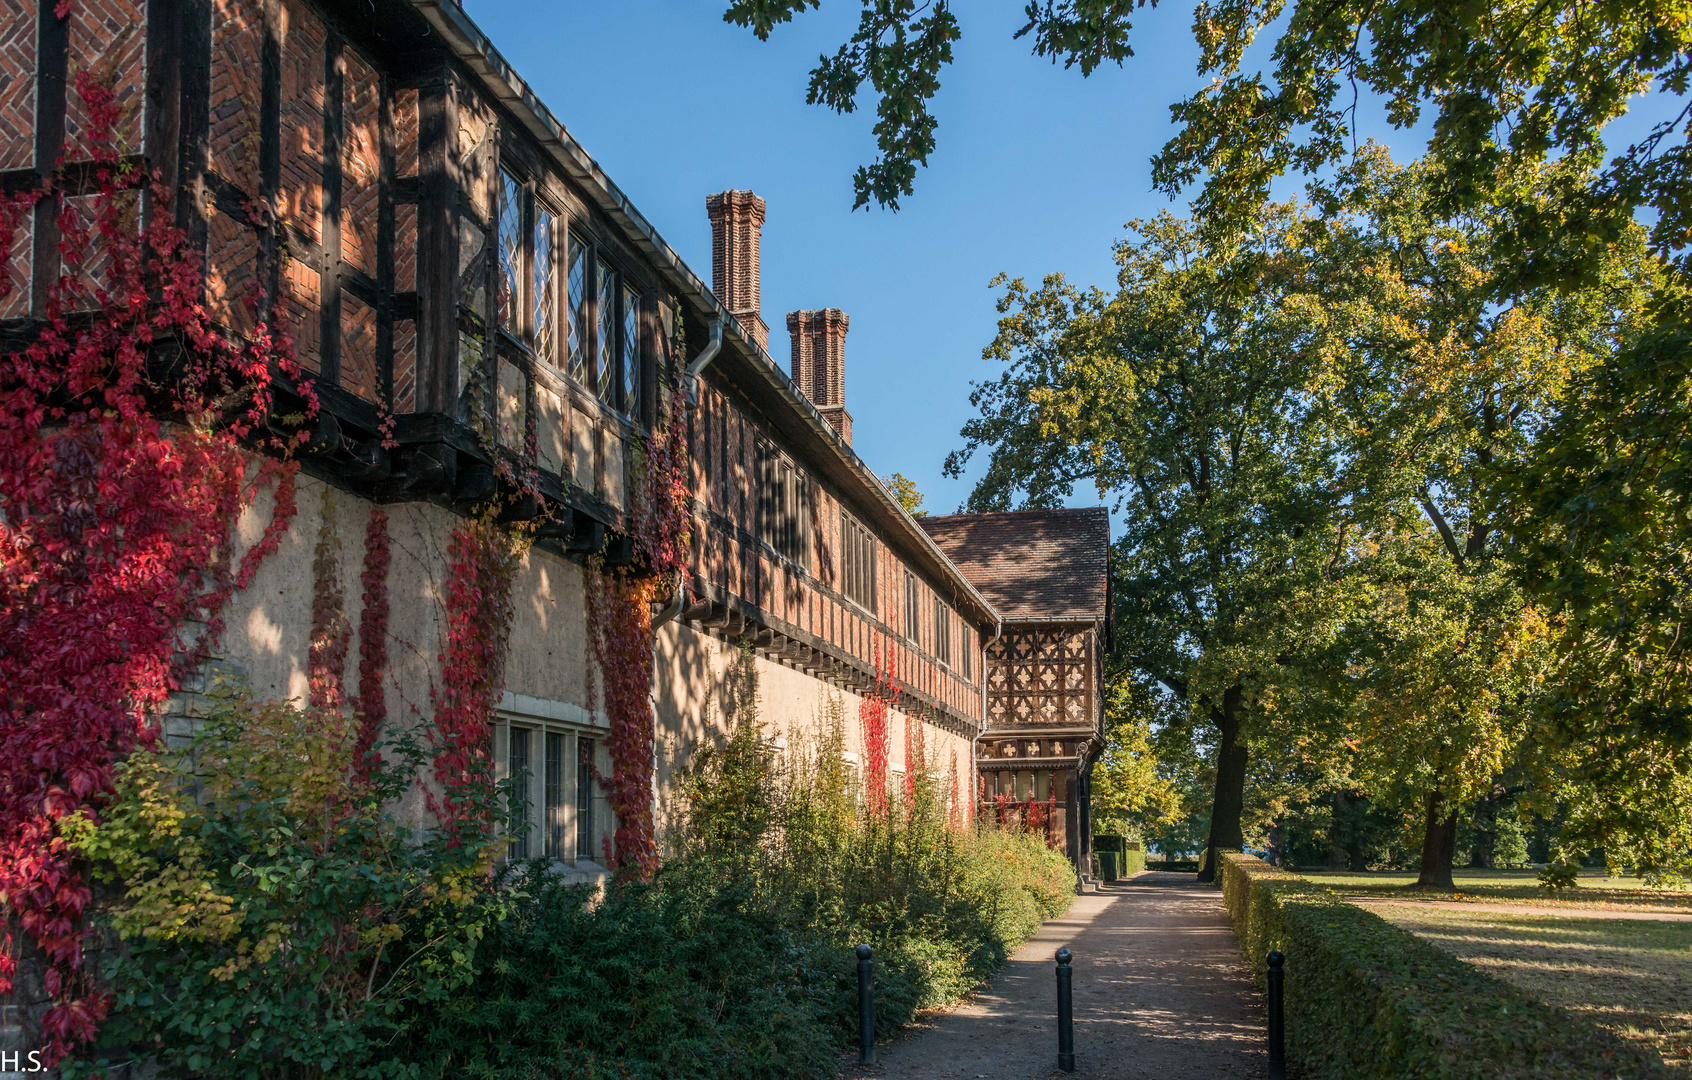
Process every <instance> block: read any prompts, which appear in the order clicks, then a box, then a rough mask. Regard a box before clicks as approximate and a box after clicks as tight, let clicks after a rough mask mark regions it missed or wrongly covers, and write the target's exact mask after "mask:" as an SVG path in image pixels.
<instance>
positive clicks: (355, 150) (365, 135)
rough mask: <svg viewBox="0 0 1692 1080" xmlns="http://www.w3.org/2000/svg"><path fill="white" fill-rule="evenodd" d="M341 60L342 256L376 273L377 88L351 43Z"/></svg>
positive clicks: (371, 272) (378, 99)
mask: <svg viewBox="0 0 1692 1080" xmlns="http://www.w3.org/2000/svg"><path fill="white" fill-rule="evenodd" d="M341 60H342V63H343V64H344V65H345V72H344V76H343V78H344V82H343V83H342V86H343V87H344V89H345V93H346V101H345V103H344V104H343V106H342V118H341V128H342V140H343V141H342V143H341V257H342V258H343V259H345V260H346V261H347V262H349V263H351V264H352V265H353V266H356V267H358V268H359V269H360V270H363V271H364V272H365V273H366V274H369V275H370V276H371V277H375V276H376V204H377V186H376V185H377V179H378V170H379V168H380V162H381V159H380V157H379V156H378V155H379V151H378V143H377V138H378V134H377V133H378V131H379V130H380V129H379V124H378V121H379V119H380V116H381V111H380V109H381V99H380V89H381V88H380V86H379V85H378V83H377V79H376V70H375V69H374V68H372V67H371V66H370V65H369V64H367V63H365V62H364V60H363V59H362V58H360V57H359V55H358V54H357V53H355V52H353V51H352V50H351V49H350V48H349V49H347V50H346V51H345V52H343V53H342V54H341Z"/></svg>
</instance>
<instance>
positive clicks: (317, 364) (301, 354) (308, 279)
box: [282, 259, 323, 371]
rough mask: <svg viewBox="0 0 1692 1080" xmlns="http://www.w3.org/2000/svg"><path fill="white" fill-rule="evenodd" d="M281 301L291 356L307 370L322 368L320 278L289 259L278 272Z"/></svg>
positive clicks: (302, 264) (309, 269) (321, 287)
mask: <svg viewBox="0 0 1692 1080" xmlns="http://www.w3.org/2000/svg"><path fill="white" fill-rule="evenodd" d="M282 300H283V303H284V305H285V313H286V314H285V323H286V325H287V327H288V333H290V334H292V335H293V337H294V354H295V356H296V357H297V358H298V359H299V362H300V365H301V366H302V367H304V368H306V369H308V370H310V371H317V370H319V369H320V368H321V366H322V360H321V356H322V349H321V346H320V342H321V341H322V338H323V315H322V312H323V275H322V274H321V273H319V272H318V271H317V270H314V269H313V268H311V267H310V266H307V265H306V264H305V263H303V262H301V261H300V260H298V259H289V260H288V261H287V264H286V265H285V266H284V267H283V270H282Z"/></svg>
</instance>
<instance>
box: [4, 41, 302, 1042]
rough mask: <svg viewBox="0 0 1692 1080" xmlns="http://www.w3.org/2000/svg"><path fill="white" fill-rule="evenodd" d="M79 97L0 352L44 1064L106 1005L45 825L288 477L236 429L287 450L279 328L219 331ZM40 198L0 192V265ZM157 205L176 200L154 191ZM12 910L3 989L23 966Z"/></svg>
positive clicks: (7, 774)
mask: <svg viewBox="0 0 1692 1080" xmlns="http://www.w3.org/2000/svg"><path fill="white" fill-rule="evenodd" d="M75 92H76V93H77V94H78V95H79V96H80V98H81V100H82V102H83V105H84V107H85V115H86V117H87V122H88V127H89V138H88V143H89V145H91V146H93V147H95V148H96V150H95V162H94V172H95V182H96V190H95V193H94V194H93V196H92V197H91V198H88V199H75V200H73V199H68V198H67V199H63V200H61V201H60V210H59V213H58V226H59V232H60V237H61V239H60V241H59V245H58V247H59V255H60V257H61V260H62V264H63V270H62V272H61V274H60V276H59V278H58V279H57V280H56V281H53V282H50V283H49V286H48V288H47V290H46V306H45V310H44V312H43V315H44V318H43V320H42V322H41V323H40V325H39V332H38V334H37V336H36V337H35V339H34V340H33V341H32V342H31V343H30V344H29V345H27V346H25V347H22V348H16V349H13V350H11V351H8V352H5V353H4V354H3V355H0V906H3V907H4V910H5V914H6V915H7V916H9V917H10V919H15V920H16V924H17V925H18V926H19V927H20V928H21V929H22V930H23V932H24V933H26V934H28V935H29V936H30V937H31V938H33V939H34V940H35V942H36V943H37V944H38V945H39V946H40V948H41V949H42V951H43V953H44V955H45V958H46V962H47V969H46V979H45V982H46V989H47V992H48V993H49V994H50V995H51V996H52V999H53V1004H52V1006H51V1008H50V1009H49V1011H48V1013H47V1014H46V1017H45V1020H44V1029H45V1034H46V1036H47V1038H48V1040H49V1048H50V1053H51V1055H52V1056H53V1058H54V1059H55V1060H57V1058H59V1057H61V1056H63V1055H64V1054H65V1053H67V1052H68V1051H69V1050H70V1048H71V1047H72V1046H74V1045H75V1044H77V1043H79V1042H83V1041H86V1040H89V1039H91V1038H92V1037H93V1036H94V1034H95V1031H96V1029H97V1027H98V1025H99V1023H100V1021H101V1019H102V1018H103V1017H104V1016H105V1013H106V1010H107V1007H108V1003H107V1000H106V998H105V996H104V995H103V994H102V992H101V991H100V990H99V989H98V988H97V987H96V986H95V984H94V982H93V980H92V978H91V977H90V975H89V974H88V972H87V970H86V968H85V966H84V956H83V950H84V947H85V945H86V944H87V934H86V924H85V921H84V912H85V910H86V908H87V905H88V902H89V896H90V894H89V889H88V886H87V884H86V883H85V881H84V880H83V878H82V876H81V874H80V872H79V870H78V868H77V866H76V864H75V862H74V860H73V859H72V857H71V854H70V852H69V851H68V850H67V849H66V846H65V843H64V840H63V838H62V837H61V836H60V832H59V827H58V823H59V822H60V821H61V820H63V819H64V818H66V817H69V816H72V815H90V816H97V815H98V814H99V812H100V809H101V808H102V807H103V806H104V805H105V804H106V802H107V800H108V799H109V798H110V794H111V790H112V766H113V764H114V762H115V761H116V760H117V759H118V758H119V757H121V756H122V755H123V754H125V753H127V752H128V751H129V750H130V749H131V748H132V747H134V746H135V745H136V744H137V743H140V742H144V741H146V740H149V739H150V738H152V737H153V736H154V722H155V717H156V716H157V714H158V710H159V709H160V707H161V706H162V705H163V704H164V702H165V700H166V697H167V695H168V693H169V692H170V691H171V690H172V689H174V688H175V687H176V686H177V685H178V679H179V676H180V668H179V667H178V665H177V664H176V663H175V662H174V658H175V657H177V656H182V655H186V656H188V657H190V658H192V657H194V656H198V655H203V653H204V652H205V651H206V650H208V649H210V648H211V647H212V645H213V643H214V642H215V640H216V638H217V635H218V633H219V632H220V630H221V628H222V620H221V614H220V613H221V611H222V609H223V607H224V606H225V604H226V603H227V601H228V599H229V598H230V596H231V595H232V593H233V591H234V590H235V588H237V587H238V586H241V585H245V584H246V583H247V581H249V580H250V579H251V577H252V573H253V572H254V571H255V570H256V569H257V566H258V561H259V560H261V559H263V558H264V556H265V555H266V554H268V553H269V552H270V551H272V550H274V549H275V541H276V539H277V537H278V536H279V532H278V531H277V530H278V529H286V527H287V525H286V522H287V519H288V518H289V517H291V516H292V513H293V471H292V469H291V468H288V467H285V466H282V465H278V464H275V463H271V462H266V463H264V464H263V465H262V466H261V467H260V468H259V469H258V470H257V473H256V475H249V473H250V470H249V459H248V457H247V455H246V454H244V453H243V452H242V450H241V448H240V443H241V441H242V440H244V439H251V440H254V441H256V442H258V443H260V444H261V445H265V446H267V448H269V449H270V450H272V451H280V452H284V453H285V452H286V450H287V448H288V446H287V444H286V443H284V442H282V441H279V440H277V439H274V438H270V437H266V436H264V432H265V430H266V428H265V425H264V421H265V420H266V418H267V416H268V414H269V412H270V406H271V394H270V379H271V372H272V371H273V370H280V371H282V372H284V373H286V374H288V375H290V376H298V374H299V372H298V370H297V368H295V366H294V365H293V363H292V360H291V342H289V341H288V340H287V339H286V337H285V336H276V337H273V336H272V334H271V333H270V331H269V330H268V328H267V327H265V326H262V325H261V326H260V327H259V328H258V329H257V331H256V332H255V333H254V334H253V336H252V337H251V338H250V339H249V340H248V341H246V342H235V341H231V340H229V339H228V338H226V337H224V336H223V335H222V334H221V332H220V331H219V330H218V328H217V327H216V326H215V325H214V324H213V323H212V321H211V320H210V318H209V317H208V315H207V313H206V311H205V309H204V308H203V307H202V305H201V297H202V294H203V288H202V286H203V281H204V275H203V268H202V265H201V262H200V259H199V258H198V256H196V255H194V254H193V253H191V252H190V251H189V250H188V249H187V247H186V244H185V237H184V235H183V234H182V233H181V232H180V231H179V230H177V229H176V228H175V227H174V226H173V224H172V223H171V218H170V215H169V214H167V213H160V212H155V213H152V214H150V215H149V219H148V222H147V224H146V225H145V226H144V227H143V226H142V225H141V224H140V221H139V218H138V212H139V207H140V201H141V199H140V196H141V190H140V189H141V188H142V187H144V186H145V185H144V183H143V182H142V180H143V178H142V177H140V176H139V175H137V174H136V173H134V172H133V171H131V170H129V169H128V168H127V167H124V166H120V165H119V163H118V159H117V156H116V151H115V148H116V147H117V146H119V145H120V140H118V139H116V138H115V137H113V134H112V133H113V130H114V127H115V124H116V122H117V120H118V118H119V116H120V114H121V109H120V107H119V106H118V104H117V102H116V99H115V94H114V92H113V90H112V87H111V86H110V85H107V84H105V83H103V82H101V81H100V80H99V79H97V78H96V77H95V76H94V75H93V74H92V73H91V72H89V71H88V70H84V71H81V72H79V73H78V74H77V76H76V80H75ZM49 197H52V194H51V192H49V191H39V192H29V193H24V194H21V195H14V196H10V197H6V198H4V199H0V265H5V264H6V260H7V259H8V258H9V256H10V254H11V247H12V243H13V241H14V239H15V237H16V234H17V227H18V224H19V223H20V221H21V220H22V218H23V215H24V214H25V213H26V212H28V211H29V210H30V209H31V207H32V206H34V205H35V203H36V202H37V201H38V200H39V199H41V198H49ZM152 198H153V199H154V200H155V202H154V203H153V205H154V206H155V207H166V206H169V205H171V202H170V194H169V193H168V192H165V191H154V192H153V194H152ZM9 288H10V283H9V281H0V295H4V293H5V291H7V290H8V289H9ZM154 360H163V361H166V362H167V363H168V365H169V371H168V375H167V377H166V378H165V379H162V380H161V379H160V378H158V377H157V374H156V372H152V371H149V366H148V365H149V361H154ZM161 413H162V414H164V415H169V416H171V417H172V419H173V423H171V424H169V425H167V424H166V423H165V422H163V421H161V420H160V419H159V416H160V415H161ZM272 481H275V482H276V483H277V485H278V486H277V489H276V498H275V511H274V514H275V517H274V519H273V521H272V524H271V527H270V528H267V530H266V534H265V537H264V538H263V540H262V541H261V543H260V545H259V546H258V547H257V548H255V549H253V550H252V551H251V552H249V553H248V556H247V557H246V558H245V559H243V560H242V564H241V565H240V566H239V567H238V568H237V567H232V565H231V564H232V562H233V555H234V553H233V551H232V530H233V525H234V523H235V521H236V519H237V517H238V516H239V515H240V514H241V512H242V511H243V510H244V509H245V508H246V507H248V506H250V505H251V504H252V501H253V498H254V495H255V492H256V491H257V490H258V489H259V487H260V486H261V485H266V484H268V483H270V482H272ZM196 625H198V626H201V627H203V628H204V630H203V633H201V634H200V635H199V636H198V637H197V638H195V637H194V635H191V634H190V635H185V634H184V632H183V628H184V627H191V626H196ZM10 919H9V920H8V929H7V930H6V931H5V933H6V934H7V937H6V938H5V939H4V940H3V941H0V993H5V992H9V991H10V990H11V983H12V979H13V978H14V976H15V974H16V970H17V965H16V958H15V955H14V948H13V942H12V941H11V939H10V937H9V934H10V929H9V923H10Z"/></svg>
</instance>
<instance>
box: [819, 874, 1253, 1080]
mask: <svg viewBox="0 0 1692 1080" xmlns="http://www.w3.org/2000/svg"><path fill="white" fill-rule="evenodd" d="M1064 946H1068V947H1069V948H1070V949H1071V950H1072V951H1073V952H1074V954H1075V961H1074V968H1075V974H1074V988H1075V1050H1076V1071H1075V1072H1073V1073H1063V1072H1059V1071H1058V1067H1057V1038H1058V1036H1057V1021H1056V975H1055V967H1056V965H1055V964H1054V962H1053V956H1054V955H1055V954H1056V952H1057V950H1058V949H1060V948H1062V947H1064ZM1263 1015H1264V1014H1263V1004H1262V999H1261V998H1260V996H1259V994H1258V992H1257V990H1256V988H1255V987H1254V986H1253V985H1252V981H1251V973H1250V971H1249V970H1248V968H1247V967H1246V965H1245V963H1244V962H1243V960H1242V959H1241V957H1240V951H1239V946H1238V944H1237V943H1236V941H1235V938H1234V934H1233V931H1232V930H1231V929H1230V927H1229V922H1228V912H1227V910H1226V909H1225V908H1224V907H1223V905H1222V900H1221V897H1220V896H1219V895H1218V893H1217V891H1216V889H1215V888H1213V887H1211V886H1208V885H1200V884H1198V883H1197V882H1196V881H1195V880H1194V875H1192V874H1173V873H1161V872H1146V873H1141V874H1137V875H1135V876H1134V877H1132V878H1129V879H1127V880H1125V881H1121V882H1118V883H1116V884H1114V885H1104V886H1101V887H1100V891H1099V892H1097V893H1088V894H1087V895H1085V896H1078V897H1076V898H1075V903H1074V904H1073V905H1072V906H1071V907H1070V909H1069V911H1068V912H1067V913H1066V914H1064V915H1063V916H1062V917H1060V918H1057V919H1053V920H1051V921H1049V922H1047V923H1046V924H1045V925H1044V926H1043V927H1042V928H1041V929H1040V932H1039V933H1037V934H1036V935H1035V936H1034V937H1032V938H1030V939H1029V940H1028V942H1027V943H1026V944H1024V945H1023V946H1022V947H1021V948H1019V949H1018V950H1017V951H1016V952H1015V953H1014V954H1012V956H1011V958H1010V961H1009V963H1007V964H1006V965H1005V967H1004V970H1003V971H1001V972H1000V973H999V975H998V976H997V977H996V978H995V979H993V981H992V982H991V983H989V984H988V985H987V986H985V987H983V988H982V990H981V991H980V992H979V993H978V994H976V996H975V997H974V998H973V999H972V1000H971V1001H970V1002H968V1003H967V1004H965V1005H963V1006H961V1007H959V1008H957V1009H955V1010H951V1011H949V1012H946V1013H943V1014H939V1015H936V1016H934V1017H933V1019H932V1022H931V1023H930V1024H929V1025H928V1026H927V1027H925V1028H923V1029H919V1030H918V1031H917V1032H916V1033H915V1034H913V1035H912V1036H911V1037H909V1038H906V1039H902V1040H900V1041H897V1042H893V1043H888V1044H884V1045H882V1046H881V1047H880V1048H879V1057H880V1064H878V1065H874V1066H864V1067H861V1066H857V1065H856V1064H855V1060H856V1059H855V1058H854V1059H853V1061H854V1064H853V1065H851V1066H850V1067H848V1068H847V1070H846V1074H847V1075H848V1076H855V1077H856V1076H862V1077H871V1076H873V1077H889V1078H900V1080H917V1078H923V1080H951V1078H962V1080H980V1078H986V1080H1028V1078H1034V1077H1039V1078H1046V1077H1070V1076H1073V1077H1111V1078H1113V1080H1116V1078H1121V1080H1130V1078H1138V1077H1193V1078H1195V1080H1196V1078H1199V1077H1227V1078H1232V1077H1265V1076H1267V1075H1268V1056H1267V1051H1266V1044H1265V1037H1264V1030H1263Z"/></svg>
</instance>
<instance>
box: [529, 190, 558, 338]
mask: <svg viewBox="0 0 1692 1080" xmlns="http://www.w3.org/2000/svg"><path fill="white" fill-rule="evenodd" d="M534 251H535V254H534V262H533V263H532V266H533V268H534V272H533V274H532V275H531V276H532V280H533V284H532V286H531V289H530V297H531V299H530V303H531V304H532V305H533V308H534V310H533V312H532V316H531V317H532V319H533V321H534V328H535V356H536V357H538V358H539V359H542V360H545V361H546V362H547V363H549V364H552V363H556V362H557V337H558V300H557V292H558V290H556V289H555V288H553V284H554V282H553V273H552V259H553V251H552V215H551V214H550V213H548V212H547V211H546V210H545V208H543V207H541V206H540V205H539V204H536V206H535V236H534Z"/></svg>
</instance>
